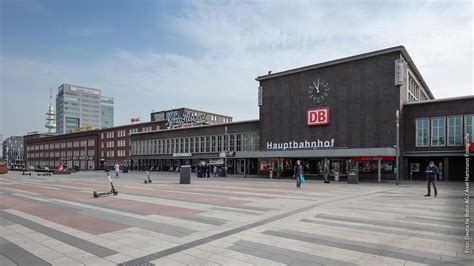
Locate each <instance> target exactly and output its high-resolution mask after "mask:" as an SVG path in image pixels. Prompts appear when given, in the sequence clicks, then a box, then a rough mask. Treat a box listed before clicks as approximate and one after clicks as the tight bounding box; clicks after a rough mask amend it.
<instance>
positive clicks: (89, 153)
mask: <svg viewBox="0 0 474 266" xmlns="http://www.w3.org/2000/svg"><path fill="white" fill-rule="evenodd" d="M66 156H68V157H71V156H86V151H85V150H75V151H67V152H66V151H61V152H59V151H56V152H31V153H28V156H27V157H28V158H43V157H50V158H54V157H58V158H59V157H66ZM87 156H95V150H87Z"/></svg>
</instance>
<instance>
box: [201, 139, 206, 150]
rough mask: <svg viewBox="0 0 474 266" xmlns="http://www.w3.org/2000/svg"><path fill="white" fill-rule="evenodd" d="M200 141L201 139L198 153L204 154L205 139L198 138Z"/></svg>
mask: <svg viewBox="0 0 474 266" xmlns="http://www.w3.org/2000/svg"><path fill="white" fill-rule="evenodd" d="M200 139H201V142H200V143H201V144H200V145H201V150H200V151H201V152H205V147H206V142H205V141H206V139H205V138H204V137H200Z"/></svg>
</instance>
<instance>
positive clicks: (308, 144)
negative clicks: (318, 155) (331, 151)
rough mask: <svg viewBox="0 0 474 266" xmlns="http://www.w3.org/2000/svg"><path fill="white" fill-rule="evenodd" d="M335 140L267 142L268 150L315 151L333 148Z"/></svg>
mask: <svg viewBox="0 0 474 266" xmlns="http://www.w3.org/2000/svg"><path fill="white" fill-rule="evenodd" d="M334 142H335V140H334V139H331V140H319V139H318V140H316V141H307V140H305V141H294V140H293V141H288V142H279V143H278V142H271V141H270V142H267V150H294V149H314V148H333V147H334Z"/></svg>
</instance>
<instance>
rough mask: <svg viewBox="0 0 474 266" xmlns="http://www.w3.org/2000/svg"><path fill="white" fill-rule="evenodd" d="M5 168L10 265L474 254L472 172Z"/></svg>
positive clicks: (448, 261) (1, 196) (423, 259)
mask: <svg viewBox="0 0 474 266" xmlns="http://www.w3.org/2000/svg"><path fill="white" fill-rule="evenodd" d="M150 175H151V179H152V181H153V183H151V184H144V183H143V178H144V177H145V176H146V174H145V173H144V172H133V173H128V174H122V176H121V177H120V178H115V179H113V181H114V185H115V187H116V189H117V190H118V191H119V194H118V195H117V196H109V197H101V198H97V199H96V198H93V197H92V191H93V190H96V191H107V190H110V186H109V184H108V181H107V178H106V175H105V173H104V172H99V171H94V172H79V173H74V174H72V175H70V176H46V177H43V176H37V175H36V174H35V173H33V175H32V176H23V175H21V172H10V173H8V174H6V175H0V184H1V186H0V226H1V231H0V247H1V249H0V251H1V254H0V265H2V266H8V265H68V266H69V265H115V264H122V265H282V264H283V265H285V264H286V265H421V264H430V265H474V264H473V263H474V262H473V261H472V260H471V259H473V255H465V254H464V252H463V250H464V247H463V246H464V240H463V238H464V231H463V226H464V225H463V219H462V216H463V211H464V203H463V183H443V182H441V183H439V184H438V185H439V196H438V197H437V198H434V197H429V198H428V197H423V195H424V194H425V193H426V187H425V184H424V183H423V182H402V183H401V184H400V185H399V186H395V184H393V183H382V184H376V183H360V184H358V185H354V184H347V183H343V182H339V183H336V182H332V183H331V184H324V183H322V182H321V181H313V180H308V181H307V182H306V184H304V186H303V188H302V189H301V190H297V189H296V188H295V184H294V181H293V180H276V179H263V178H244V177H238V176H233V177H227V178H224V177H220V178H214V177H211V178H196V177H195V176H193V178H192V184H190V185H180V184H178V179H179V174H178V173H157V172H152V173H150Z"/></svg>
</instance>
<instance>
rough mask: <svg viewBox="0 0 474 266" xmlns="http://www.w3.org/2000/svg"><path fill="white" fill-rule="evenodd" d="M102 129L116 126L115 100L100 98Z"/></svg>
mask: <svg viewBox="0 0 474 266" xmlns="http://www.w3.org/2000/svg"><path fill="white" fill-rule="evenodd" d="M100 111H101V119H100V127H101V128H110V127H113V126H114V98H112V97H105V96H102V97H101V98H100Z"/></svg>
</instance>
